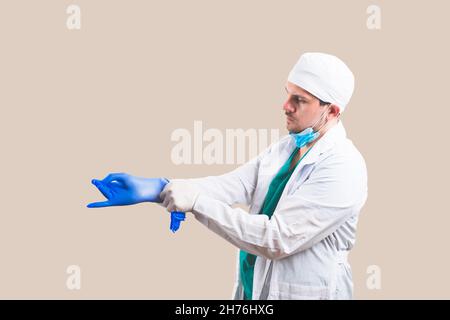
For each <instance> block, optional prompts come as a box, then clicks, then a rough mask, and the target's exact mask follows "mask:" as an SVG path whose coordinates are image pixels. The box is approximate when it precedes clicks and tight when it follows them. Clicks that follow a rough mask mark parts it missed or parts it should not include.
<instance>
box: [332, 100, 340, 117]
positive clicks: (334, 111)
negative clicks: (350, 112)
mask: <svg viewBox="0 0 450 320" xmlns="http://www.w3.org/2000/svg"><path fill="white" fill-rule="evenodd" d="M329 114H331V115H333V117H334V118H339V116H340V115H341V108H339V106H338V105H335V104H334V103H332V104H330V113H329Z"/></svg>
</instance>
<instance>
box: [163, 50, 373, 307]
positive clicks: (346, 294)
mask: <svg viewBox="0 0 450 320" xmlns="http://www.w3.org/2000/svg"><path fill="white" fill-rule="evenodd" d="M353 89H354V76H353V74H352V72H351V71H350V69H349V68H348V67H347V66H346V64H345V63H344V62H343V61H341V60H340V59H339V58H337V57H335V56H332V55H329V54H324V53H305V54H303V55H302V56H301V57H300V59H299V60H298V62H297V63H296V64H295V66H294V67H293V69H292V70H291V72H290V73H289V76H288V79H287V82H286V91H287V100H286V101H285V103H284V104H283V111H284V113H285V115H286V127H287V129H288V131H289V133H290V134H289V135H287V136H285V137H282V138H281V139H280V140H279V141H278V142H276V143H275V144H273V145H271V146H270V147H269V148H267V149H266V150H265V151H264V152H262V153H261V154H260V155H259V156H257V157H256V158H255V159H252V160H251V161H249V162H248V163H246V164H244V165H242V166H241V167H238V168H237V169H235V170H233V171H231V172H229V173H226V174H224V175H220V176H208V177H204V178H195V179H172V180H170V182H169V183H168V184H167V185H165V188H164V190H163V191H162V193H161V194H160V198H161V199H162V205H163V206H165V207H166V208H167V210H168V211H184V212H192V214H193V215H194V216H195V218H196V219H197V220H198V221H200V222H201V223H202V224H203V225H205V226H206V227H207V228H209V229H210V230H211V231H213V232H214V233H216V234H217V235H219V236H220V237H222V238H223V239H225V240H227V241H229V242H230V243H232V244H233V245H234V246H236V247H237V248H238V249H239V250H238V252H237V257H236V283H235V286H234V291H233V298H234V299H254V300H256V299H351V298H352V291H353V283H352V274H351V269H350V265H349V263H348V260H347V256H348V253H349V251H350V250H351V249H352V247H353V245H354V243H355V235H356V226H357V222H358V215H359V213H360V210H361V208H362V207H363V205H364V203H365V201H366V199H367V169H366V164H365V161H364V158H363V157H362V156H361V154H360V152H359V151H358V150H357V149H356V147H355V146H354V144H353V143H352V141H351V140H349V139H348V138H347V136H346V131H345V129H344V126H343V124H342V120H340V114H341V113H342V112H343V111H344V109H345V107H346V106H347V104H348V102H349V100H350V98H351V96H352V93H353ZM234 204H245V205H248V206H249V207H250V212H246V211H245V210H243V209H241V208H235V207H232V206H233V205H234Z"/></svg>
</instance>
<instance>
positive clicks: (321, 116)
mask: <svg viewBox="0 0 450 320" xmlns="http://www.w3.org/2000/svg"><path fill="white" fill-rule="evenodd" d="M329 107H330V105H327V107H326V109H328V108H329ZM326 109H325V111H324V112H323V113H322V114H321V115H320V118H319V119H318V120H317V121H316V123H314V125H313V126H312V128H313V130H314V127H315V126H316V125H317V124H318V123H319V122H320V121H321V120H322V118H323V115H324V114H325V112H326ZM327 123H328V121H325V123H324V124H323V125H322V126H321V127H320V128H319V129H318V130H315V131H316V132H318V131H320V130H322V128H323V127H325V125H326V124H327Z"/></svg>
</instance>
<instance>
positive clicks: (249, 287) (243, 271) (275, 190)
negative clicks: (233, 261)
mask: <svg viewBox="0 0 450 320" xmlns="http://www.w3.org/2000/svg"><path fill="white" fill-rule="evenodd" d="M298 150H299V148H298V147H296V148H295V149H294V151H293V152H292V154H291V155H290V157H289V159H288V160H287V161H286V163H285V164H284V165H283V166H282V167H281V169H280V170H279V171H278V173H277V175H276V176H275V178H273V180H272V182H271V183H270V185H269V190H268V191H267V194H266V198H265V199H264V203H263V206H262V209H261V211H260V212H259V214H261V213H262V214H265V215H267V216H269V219H270V218H271V217H272V214H273V212H274V211H275V208H276V206H277V204H278V201H279V200H280V197H281V194H282V193H283V190H284V187H285V186H286V184H287V182H288V181H289V178H290V177H291V175H292V173H293V172H294V170H295V168H296V167H297V165H298V164H299V163H300V161H302V159H303V157H304V156H306V155H307V154H308V152H309V150H311V148H309V149H308V151H307V152H306V153H305V154H304V155H303V156H302V157H301V158H300V160H299V161H298V162H297V163H296V164H295V166H294V167H293V168H292V169H291V170H289V167H290V166H291V163H292V160H293V159H294V157H295V155H296V153H297V152H298ZM255 261H256V256H255V255H254V254H251V253H248V252H245V251H243V250H241V251H240V252H239V266H240V277H241V282H242V286H243V287H244V300H252V291H253V272H254V268H255Z"/></svg>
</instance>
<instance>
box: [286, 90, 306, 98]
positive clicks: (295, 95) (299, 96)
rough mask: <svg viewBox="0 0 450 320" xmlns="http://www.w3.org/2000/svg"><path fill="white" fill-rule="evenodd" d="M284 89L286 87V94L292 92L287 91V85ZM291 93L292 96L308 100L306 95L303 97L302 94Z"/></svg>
mask: <svg viewBox="0 0 450 320" xmlns="http://www.w3.org/2000/svg"><path fill="white" fill-rule="evenodd" d="M284 89H286V92H287V93H288V94H292V93H290V92H289V90H288V88H287V87H284ZM292 95H293V96H294V97H297V98H302V99H304V100H308V98H307V97H304V96H302V95H299V94H292Z"/></svg>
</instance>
